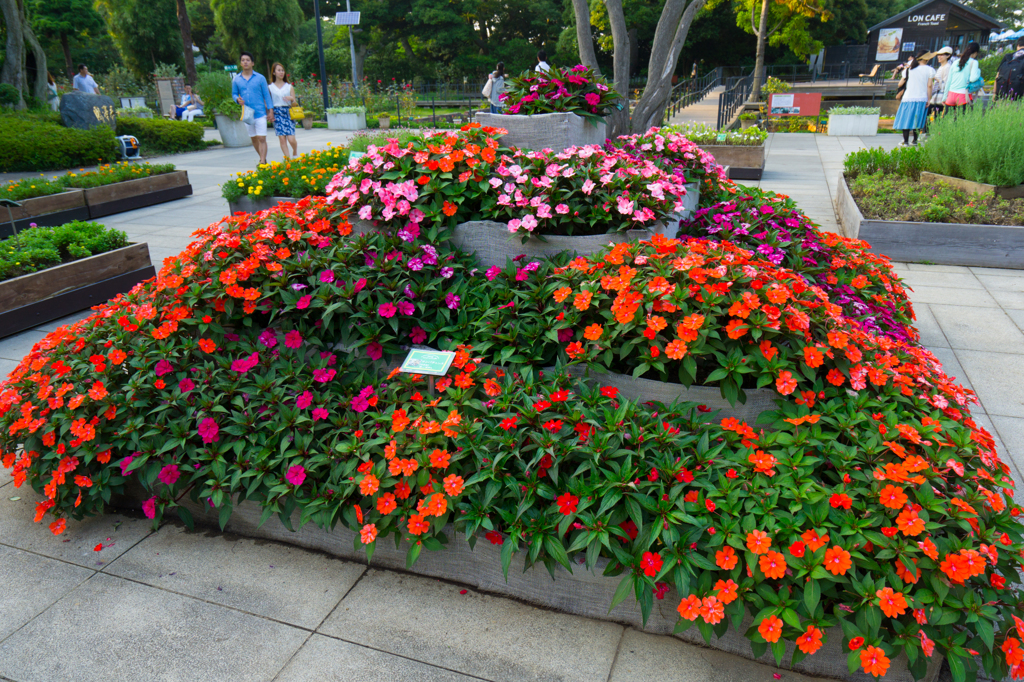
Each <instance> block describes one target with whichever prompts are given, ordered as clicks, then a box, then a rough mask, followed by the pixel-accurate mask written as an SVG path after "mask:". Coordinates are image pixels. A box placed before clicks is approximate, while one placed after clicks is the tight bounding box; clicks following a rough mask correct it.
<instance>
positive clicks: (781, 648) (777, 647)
mask: <svg viewBox="0 0 1024 682" xmlns="http://www.w3.org/2000/svg"><path fill="white" fill-rule="evenodd" d="M785 655H786V640H784V639H779V641H777V642H775V643H773V644H772V656H774V657H775V664H776V665H782V657H783V656H785Z"/></svg>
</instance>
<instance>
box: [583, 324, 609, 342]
mask: <svg viewBox="0 0 1024 682" xmlns="http://www.w3.org/2000/svg"><path fill="white" fill-rule="evenodd" d="M601 334H604V327H602V326H601V325H599V324H592V325H590V326H588V327H587V328H586V329H584V330H583V338H585V339H586V340H587V341H597V340H598V339H599V338H601Z"/></svg>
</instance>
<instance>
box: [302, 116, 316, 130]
mask: <svg viewBox="0 0 1024 682" xmlns="http://www.w3.org/2000/svg"><path fill="white" fill-rule="evenodd" d="M302 128H303V129H304V130H312V129H313V114H306V115H305V116H304V117H303V118H302Z"/></svg>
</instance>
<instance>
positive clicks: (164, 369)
mask: <svg viewBox="0 0 1024 682" xmlns="http://www.w3.org/2000/svg"><path fill="white" fill-rule="evenodd" d="M173 371H174V365H172V364H171V363H169V362H167V361H166V360H161V361H160V362H158V363H156V369H154V370H153V372H154V374H156V375H157V376H158V377H162V376H163V375H165V374H168V373H170V372H173Z"/></svg>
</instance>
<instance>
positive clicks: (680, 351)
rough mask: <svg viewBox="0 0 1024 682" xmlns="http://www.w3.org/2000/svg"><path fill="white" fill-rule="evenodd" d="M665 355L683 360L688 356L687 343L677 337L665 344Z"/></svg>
mask: <svg viewBox="0 0 1024 682" xmlns="http://www.w3.org/2000/svg"><path fill="white" fill-rule="evenodd" d="M665 355H667V356H669V357H670V358H671V359H673V360H682V359H683V358H684V357H685V356H686V344H685V343H683V342H682V341H680V340H679V339H676V340H675V341H672V342H670V343H669V344H668V345H667V346H665Z"/></svg>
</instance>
